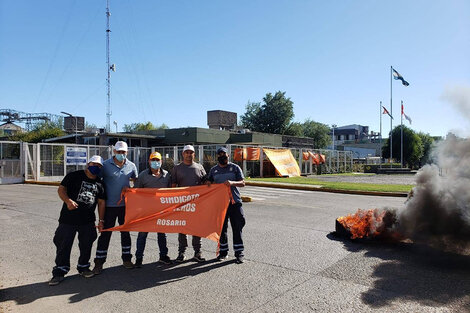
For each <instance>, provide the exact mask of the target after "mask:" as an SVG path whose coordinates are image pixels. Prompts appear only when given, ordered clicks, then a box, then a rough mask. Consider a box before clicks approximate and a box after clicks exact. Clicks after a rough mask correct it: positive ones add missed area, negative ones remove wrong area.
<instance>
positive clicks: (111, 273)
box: [0, 259, 235, 305]
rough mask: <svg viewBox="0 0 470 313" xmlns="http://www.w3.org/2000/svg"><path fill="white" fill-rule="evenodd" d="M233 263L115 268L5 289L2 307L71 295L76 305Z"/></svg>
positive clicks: (213, 262) (157, 284)
mask: <svg viewBox="0 0 470 313" xmlns="http://www.w3.org/2000/svg"><path fill="white" fill-rule="evenodd" d="M233 263H235V260H230V261H226V262H218V261H216V260H215V259H214V260H209V261H207V262H203V263H192V262H185V263H183V265H179V264H178V265H177V266H176V265H165V266H160V265H157V264H156V263H151V264H145V265H144V266H143V267H142V268H139V269H132V270H128V269H125V268H124V267H123V266H115V267H110V268H105V270H104V271H103V273H102V274H100V275H98V276H95V277H93V278H89V279H85V278H82V277H80V276H79V275H78V274H76V275H69V276H66V277H65V280H64V281H63V282H61V283H60V284H59V285H58V286H49V285H48V284H47V282H40V283H34V284H29V285H23V286H16V287H10V288H5V289H2V290H0V303H1V302H5V301H11V300H13V301H16V303H17V304H20V305H21V304H27V303H30V302H33V301H35V300H37V299H40V298H45V297H51V296H59V295H71V296H70V298H69V301H70V303H74V302H79V301H82V300H84V299H87V298H91V297H95V296H97V295H100V294H102V293H105V292H107V291H115V290H117V291H125V292H134V291H139V290H144V289H147V288H152V287H156V286H159V285H164V284H167V283H171V282H175V281H179V280H182V279H185V278H188V277H192V276H195V275H198V274H201V273H204V272H208V271H210V270H214V269H216V268H220V267H223V266H226V265H229V264H233Z"/></svg>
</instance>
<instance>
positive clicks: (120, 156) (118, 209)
mask: <svg viewBox="0 0 470 313" xmlns="http://www.w3.org/2000/svg"><path fill="white" fill-rule="evenodd" d="M113 152H114V156H113V157H112V158H110V159H108V160H106V161H104V163H103V169H102V171H101V177H103V183H104V187H105V190H106V210H105V215H104V220H103V223H104V225H103V228H104V229H106V228H110V227H114V225H115V224H116V219H117V220H118V223H119V225H122V224H124V218H125V214H126V211H125V202H124V199H122V200H121V193H122V191H125V190H126V189H127V188H129V187H130V181H131V180H132V181H134V180H135V179H136V178H137V176H138V173H137V168H136V166H135V164H134V163H132V162H131V161H129V160H127V159H126V156H127V144H126V143H125V142H124V141H118V142H116V144H115V145H114V149H113ZM111 234H112V232H109V231H106V232H102V233H101V235H100V237H99V238H98V246H97V248H96V258H95V267H94V268H93V273H95V275H98V274H100V273H101V271H102V270H103V264H104V263H105V262H106V257H107V255H108V247H109V240H110V239H111ZM121 248H122V261H123V265H124V267H125V268H128V269H131V268H134V264H133V263H132V261H131V260H132V254H131V236H130V235H129V232H124V231H122V232H121Z"/></svg>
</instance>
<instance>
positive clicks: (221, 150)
mask: <svg viewBox="0 0 470 313" xmlns="http://www.w3.org/2000/svg"><path fill="white" fill-rule="evenodd" d="M221 152H225V153H228V150H227V148H225V147H220V148H219V149H217V154H219V153H221Z"/></svg>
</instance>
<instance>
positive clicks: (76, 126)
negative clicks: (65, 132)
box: [60, 111, 78, 144]
mask: <svg viewBox="0 0 470 313" xmlns="http://www.w3.org/2000/svg"><path fill="white" fill-rule="evenodd" d="M60 113H62V114H65V115H68V116H70V117H73V118H75V144H78V138H77V133H78V124H77V117H76V116H74V115H72V114H70V113H67V112H64V111H61V112H60Z"/></svg>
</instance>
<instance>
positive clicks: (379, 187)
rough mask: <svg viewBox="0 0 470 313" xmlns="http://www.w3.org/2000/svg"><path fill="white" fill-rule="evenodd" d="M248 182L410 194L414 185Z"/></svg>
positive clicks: (279, 179) (280, 180)
mask: <svg viewBox="0 0 470 313" xmlns="http://www.w3.org/2000/svg"><path fill="white" fill-rule="evenodd" d="M246 180H247V181H259V182H273V183H285V184H304V185H318V186H322V187H324V188H331V189H339V190H359V191H379V192H405V193H407V192H409V191H410V190H411V188H413V185H391V184H367V183H345V182H325V181H320V180H316V179H314V178H306V177H290V178H282V177H272V178H247V179H246Z"/></svg>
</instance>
